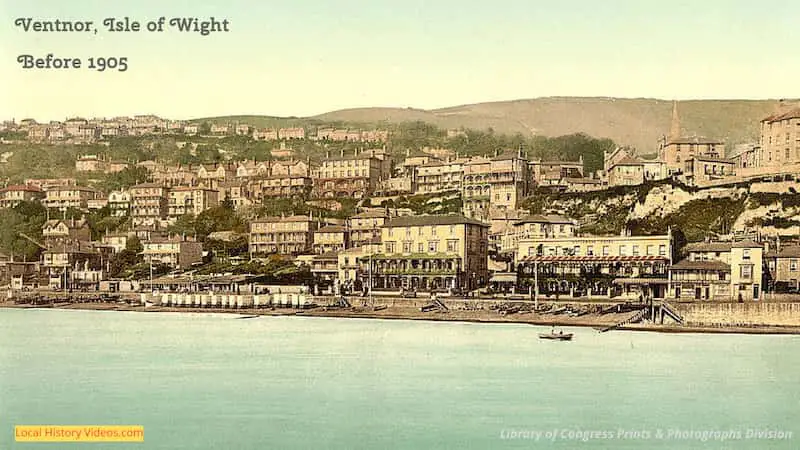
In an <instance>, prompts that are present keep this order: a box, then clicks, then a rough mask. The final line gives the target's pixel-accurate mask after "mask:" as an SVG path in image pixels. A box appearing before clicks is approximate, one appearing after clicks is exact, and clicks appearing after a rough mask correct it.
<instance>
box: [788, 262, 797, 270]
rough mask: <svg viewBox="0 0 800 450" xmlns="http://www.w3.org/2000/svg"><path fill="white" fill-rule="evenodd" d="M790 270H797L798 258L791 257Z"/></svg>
mask: <svg viewBox="0 0 800 450" xmlns="http://www.w3.org/2000/svg"><path fill="white" fill-rule="evenodd" d="M789 270H791V271H796V270H797V260H796V259H791V260H789Z"/></svg>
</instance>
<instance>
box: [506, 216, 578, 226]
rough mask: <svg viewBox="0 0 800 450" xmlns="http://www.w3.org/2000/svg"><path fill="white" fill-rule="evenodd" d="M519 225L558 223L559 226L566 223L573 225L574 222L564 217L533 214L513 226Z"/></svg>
mask: <svg viewBox="0 0 800 450" xmlns="http://www.w3.org/2000/svg"><path fill="white" fill-rule="evenodd" d="M520 223H559V224H560V223H565V224H566V223H568V224H573V223H574V222H573V221H572V219H568V218H566V217H564V216H557V215H554V214H551V215H546V216H545V215H542V214H533V215H530V216H527V217H523V218H522V219H520V220H519V221H518V222H515V223H514V224H515V225H516V224H520Z"/></svg>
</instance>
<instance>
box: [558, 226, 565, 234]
mask: <svg viewBox="0 0 800 450" xmlns="http://www.w3.org/2000/svg"><path fill="white" fill-rule="evenodd" d="M558 232H559V233H563V232H564V225H559V226H558Z"/></svg>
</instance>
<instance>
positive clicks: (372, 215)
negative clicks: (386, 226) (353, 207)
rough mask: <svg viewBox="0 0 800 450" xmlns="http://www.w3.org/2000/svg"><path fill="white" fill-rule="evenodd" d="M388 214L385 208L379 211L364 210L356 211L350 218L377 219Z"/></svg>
mask: <svg viewBox="0 0 800 450" xmlns="http://www.w3.org/2000/svg"><path fill="white" fill-rule="evenodd" d="M386 217H388V214H387V213H386V211H385V210H381V211H364V212H362V213H358V214H356V215H354V216H351V217H350V218H351V219H378V218H386Z"/></svg>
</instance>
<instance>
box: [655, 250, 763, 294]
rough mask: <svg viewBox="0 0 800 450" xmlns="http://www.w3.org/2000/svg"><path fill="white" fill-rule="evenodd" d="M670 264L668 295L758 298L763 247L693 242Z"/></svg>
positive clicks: (761, 273)
mask: <svg viewBox="0 0 800 450" xmlns="http://www.w3.org/2000/svg"><path fill="white" fill-rule="evenodd" d="M684 250H685V252H686V254H687V256H686V258H685V259H683V260H681V261H679V262H678V263H676V264H675V265H673V266H672V267H670V269H669V270H670V278H671V289H672V292H671V293H670V296H671V297H673V298H675V299H682V300H722V301H731V300H742V301H745V300H759V299H761V293H762V291H763V288H764V284H763V275H764V269H763V264H764V246H763V244H759V243H757V242H753V241H740V242H694V243H690V244H688V245H687V246H686V248H685V249H684Z"/></svg>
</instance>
